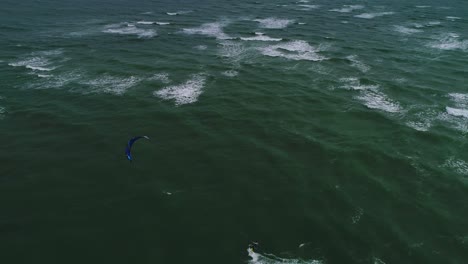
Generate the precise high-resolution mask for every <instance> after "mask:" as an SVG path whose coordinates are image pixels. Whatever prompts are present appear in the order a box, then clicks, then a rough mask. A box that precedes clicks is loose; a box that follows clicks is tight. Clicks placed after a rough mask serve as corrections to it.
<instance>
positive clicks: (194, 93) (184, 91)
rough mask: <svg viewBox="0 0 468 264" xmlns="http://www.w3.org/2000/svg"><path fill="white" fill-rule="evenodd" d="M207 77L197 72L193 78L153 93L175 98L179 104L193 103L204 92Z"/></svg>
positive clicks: (169, 98)
mask: <svg viewBox="0 0 468 264" xmlns="http://www.w3.org/2000/svg"><path fill="white" fill-rule="evenodd" d="M205 81H206V77H205V76H203V75H201V74H197V75H192V76H191V79H189V80H188V81H186V82H185V83H182V84H180V85H173V86H168V87H166V88H164V89H162V90H159V91H155V92H154V93H153V94H154V96H157V97H159V98H162V99H164V100H174V101H175V104H176V105H177V106H179V105H184V104H191V103H195V102H196V101H198V97H199V96H200V95H201V94H202V90H203V87H204V85H205Z"/></svg>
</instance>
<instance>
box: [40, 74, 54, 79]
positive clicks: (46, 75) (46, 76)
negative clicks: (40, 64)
mask: <svg viewBox="0 0 468 264" xmlns="http://www.w3.org/2000/svg"><path fill="white" fill-rule="evenodd" d="M52 76H53V75H48V74H38V75H37V77H39V78H50V77H52Z"/></svg>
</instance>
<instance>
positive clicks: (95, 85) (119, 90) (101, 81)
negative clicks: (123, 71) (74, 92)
mask: <svg viewBox="0 0 468 264" xmlns="http://www.w3.org/2000/svg"><path fill="white" fill-rule="evenodd" d="M140 81H141V79H139V78H136V77H134V76H131V77H128V78H122V77H116V76H109V75H104V76H100V77H99V78H96V79H94V80H89V81H84V82H82V84H84V85H88V86H91V88H92V90H91V92H97V93H111V94H115V95H122V94H124V93H125V92H126V91H127V90H128V89H130V88H132V87H133V86H135V85H136V84H138V83H139V82H140Z"/></svg>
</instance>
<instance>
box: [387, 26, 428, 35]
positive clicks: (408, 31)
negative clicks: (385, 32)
mask: <svg viewBox="0 0 468 264" xmlns="http://www.w3.org/2000/svg"><path fill="white" fill-rule="evenodd" d="M393 29H394V30H395V31H396V32H398V33H401V34H404V35H411V34H415V33H421V32H423V31H422V30H420V29H415V28H408V27H404V26H393Z"/></svg>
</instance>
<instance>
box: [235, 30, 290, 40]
mask: <svg viewBox="0 0 468 264" xmlns="http://www.w3.org/2000/svg"><path fill="white" fill-rule="evenodd" d="M240 39H241V40H247V41H281V40H283V39H282V38H272V37H269V36H266V35H265V34H264V33H260V32H255V37H241V38H240Z"/></svg>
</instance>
